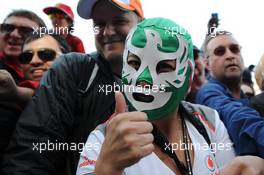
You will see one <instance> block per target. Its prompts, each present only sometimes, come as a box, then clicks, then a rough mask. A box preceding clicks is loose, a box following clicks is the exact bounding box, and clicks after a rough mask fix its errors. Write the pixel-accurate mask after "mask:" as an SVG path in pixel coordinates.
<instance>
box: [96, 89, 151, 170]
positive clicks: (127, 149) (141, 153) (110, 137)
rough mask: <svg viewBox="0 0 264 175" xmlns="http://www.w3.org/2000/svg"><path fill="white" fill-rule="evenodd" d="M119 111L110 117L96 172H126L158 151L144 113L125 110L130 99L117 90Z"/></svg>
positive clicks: (117, 107)
mask: <svg viewBox="0 0 264 175" xmlns="http://www.w3.org/2000/svg"><path fill="white" fill-rule="evenodd" d="M115 99H116V109H115V114H114V115H113V116H112V118H111V119H110V120H109V122H108V124H107V128H106V136H105V140H104V143H103V145H102V149H101V152H100V155H99V158H98V160H97V162H96V167H95V172H97V171H98V172H102V173H98V174H104V173H103V172H106V173H107V174H115V175H117V174H122V172H123V170H124V169H125V168H126V167H129V166H131V165H133V164H135V163H137V162H138V161H139V160H140V159H141V158H143V157H145V156H147V155H149V154H151V153H152V152H153V150H154V145H153V139H154V138H153V135H152V134H151V131H152V130H153V127H152V124H151V123H150V122H148V121H147V115H146V114H145V113H143V112H125V110H126V101H125V98H124V96H123V94H122V93H121V92H116V94H115Z"/></svg>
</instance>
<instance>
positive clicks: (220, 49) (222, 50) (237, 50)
mask: <svg viewBox="0 0 264 175" xmlns="http://www.w3.org/2000/svg"><path fill="white" fill-rule="evenodd" d="M226 48H227V47H224V46H219V47H217V48H215V50H214V54H215V55H216V56H223V55H224V54H225V53H226ZM228 49H229V50H230V51H231V52H232V53H233V54H238V53H240V50H241V47H240V46H239V45H238V44H231V45H230V46H228Z"/></svg>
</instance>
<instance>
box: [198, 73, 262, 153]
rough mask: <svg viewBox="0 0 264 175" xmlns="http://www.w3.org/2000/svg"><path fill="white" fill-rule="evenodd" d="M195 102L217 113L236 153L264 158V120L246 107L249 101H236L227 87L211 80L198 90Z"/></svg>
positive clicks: (242, 99) (243, 99)
mask: <svg viewBox="0 0 264 175" xmlns="http://www.w3.org/2000/svg"><path fill="white" fill-rule="evenodd" d="M196 102H197V103H198V104H203V105H206V106H209V107H211V108H214V109H216V110H217V112H218V113H219V116H220V118H221V120H222V121H223V123H224V124H225V126H226V128H227V130H228V133H229V135H230V138H231V139H232V141H233V142H234V147H235V151H236V153H237V154H239V155H256V156H260V157H262V158H264V139H263V137H264V119H263V117H262V116H260V115H259V113H258V112H257V111H256V110H254V109H252V108H250V107H248V106H247V105H248V103H247V102H248V100H247V99H245V98H241V99H240V100H238V99H235V98H233V96H232V95H231V92H230V91H229V89H228V88H227V87H226V86H225V85H224V84H222V83H221V82H219V81H217V80H215V79H213V78H210V79H209V81H208V83H206V84H204V85H203V86H202V87H201V88H200V89H199V91H198V93H197V96H196Z"/></svg>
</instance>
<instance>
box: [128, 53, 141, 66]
mask: <svg viewBox="0 0 264 175" xmlns="http://www.w3.org/2000/svg"><path fill="white" fill-rule="evenodd" d="M127 64H128V65H129V66H131V67H133V68H134V69H135V70H138V69H139V67H140V65H141V61H140V59H139V57H138V56H136V55H135V54H133V53H129V54H128V57H127Z"/></svg>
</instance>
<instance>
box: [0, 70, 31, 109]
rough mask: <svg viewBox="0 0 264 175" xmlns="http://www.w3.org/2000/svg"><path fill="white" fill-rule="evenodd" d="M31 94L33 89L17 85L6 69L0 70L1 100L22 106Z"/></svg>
mask: <svg viewBox="0 0 264 175" xmlns="http://www.w3.org/2000/svg"><path fill="white" fill-rule="evenodd" d="M33 94H34V90H33V89H30V88H24V87H19V86H17V85H16V83H15V81H14V79H13V77H12V75H11V74H10V73H9V72H8V71H6V70H0V97H1V99H2V100H5V101H8V102H13V103H16V104H18V105H21V106H24V105H25V104H26V103H27V102H28V101H29V100H30V99H31V97H32V95H33Z"/></svg>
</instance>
